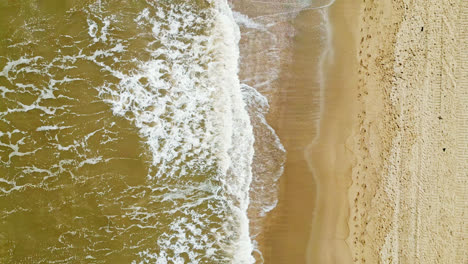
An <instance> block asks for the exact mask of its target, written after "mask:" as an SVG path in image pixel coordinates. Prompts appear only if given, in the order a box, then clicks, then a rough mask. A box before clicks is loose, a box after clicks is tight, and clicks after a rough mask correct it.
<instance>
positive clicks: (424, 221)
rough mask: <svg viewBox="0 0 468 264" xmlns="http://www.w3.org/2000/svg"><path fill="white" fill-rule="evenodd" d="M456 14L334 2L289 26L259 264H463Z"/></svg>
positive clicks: (461, 45) (461, 15) (427, 6)
mask: <svg viewBox="0 0 468 264" xmlns="http://www.w3.org/2000/svg"><path fill="white" fill-rule="evenodd" d="M467 6H468V4H466V3H464V2H463V1H461V2H460V1H458V2H457V1H440V2H437V3H435V2H434V3H430V2H427V1H390V0H385V1H378V2H377V1H370V2H369V1H362V2H359V3H351V1H340V0H338V1H336V2H335V4H334V5H333V6H332V7H331V8H329V9H328V10H322V11H320V12H322V13H318V11H316V10H308V11H302V12H300V13H299V14H298V15H297V17H295V18H294V19H293V20H292V21H291V25H292V27H293V28H294V30H295V31H294V32H295V35H294V37H293V38H292V39H293V41H292V45H291V46H290V50H289V53H287V52H285V54H286V55H287V56H290V57H291V58H292V59H290V60H287V59H285V61H287V62H285V63H283V64H282V68H281V74H280V78H279V84H278V86H279V92H278V93H277V94H274V95H273V96H271V97H270V101H271V111H270V115H269V123H270V124H272V126H273V127H274V128H275V130H276V131H277V133H278V135H279V137H280V139H281V142H282V143H283V144H284V146H285V148H286V151H287V161H286V164H285V171H284V174H283V176H282V177H281V179H280V192H279V202H278V206H277V207H276V208H275V209H274V210H273V211H272V213H271V214H270V215H269V216H268V217H267V220H266V224H265V226H266V228H265V230H266V231H265V232H264V234H263V236H262V238H261V239H260V246H261V250H262V252H263V255H264V259H265V263H466V261H467V255H466V253H465V251H466V248H467V246H468V244H467V241H466V237H467V213H468V207H467V205H466V197H467V193H468V190H467V188H468V187H467V181H468V177H467V173H466V172H467V171H468V169H467V166H468V160H467V153H468V144H467V138H468V137H467V131H468V127H467V123H468V121H467V116H466V113H468V110H467V105H468V98H467V91H468V87H467V80H466V76H468V74H467V62H466V61H467V58H468V56H467V54H466V52H467V50H468V49H467V48H466V45H467V30H466V29H465V28H466V25H467V19H468V18H467V12H468V9H467V8H468V7H467ZM324 17H326V18H327V19H325V20H324ZM318 20H320V21H318ZM323 21H327V23H323ZM317 23H322V24H321V25H322V26H325V27H329V29H330V31H329V33H330V35H328V36H325V37H326V38H327V39H328V40H329V42H327V41H325V42H324V41H323V39H318V38H317V34H319V32H318V29H317V27H315V25H317ZM312 25H314V26H312ZM314 34H315V35H314ZM327 45H329V46H327ZM327 48H329V49H328V50H327ZM316 73H318V74H316Z"/></svg>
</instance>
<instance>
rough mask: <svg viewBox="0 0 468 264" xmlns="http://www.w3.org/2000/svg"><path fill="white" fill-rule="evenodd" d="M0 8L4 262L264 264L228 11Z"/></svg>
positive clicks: (195, 5) (179, 4) (170, 5)
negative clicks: (251, 219)
mask: <svg viewBox="0 0 468 264" xmlns="http://www.w3.org/2000/svg"><path fill="white" fill-rule="evenodd" d="M0 9H1V10H2V11H1V12H2V15H1V16H2V19H1V32H0V34H1V38H0V41H1V42H0V69H1V70H0V92H1V93H0V96H1V97H0V175H1V178H0V209H1V211H0V260H1V261H0V262H2V263H252V262H253V257H252V254H251V253H252V251H253V244H252V242H251V239H250V236H249V225H248V218H247V208H248V205H249V195H248V194H249V186H250V182H251V179H252V173H251V163H252V158H253V142H254V137H253V132H252V125H251V123H250V118H249V116H248V112H247V109H246V105H245V103H244V101H243V97H242V93H241V85H240V82H239V79H238V77H237V72H238V59H239V50H238V46H237V43H238V40H239V37H240V35H239V30H238V27H237V24H236V23H235V22H234V20H233V16H232V12H231V10H230V7H229V6H228V4H227V2H225V1H176V0H171V1H42V2H38V1H19V2H15V3H11V2H10V1H8V2H7V1H2V2H1V8H0Z"/></svg>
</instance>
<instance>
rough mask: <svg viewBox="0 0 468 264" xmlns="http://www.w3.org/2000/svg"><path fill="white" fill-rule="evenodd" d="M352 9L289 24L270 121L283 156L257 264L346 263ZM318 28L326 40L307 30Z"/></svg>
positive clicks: (338, 7) (342, 6) (304, 16)
mask: <svg viewBox="0 0 468 264" xmlns="http://www.w3.org/2000/svg"><path fill="white" fill-rule="evenodd" d="M358 6H359V5H356V4H353V3H349V2H348V3H346V2H344V1H338V2H337V3H335V4H334V5H333V6H332V7H331V8H330V9H329V10H328V15H329V18H330V20H329V22H330V24H328V25H327V24H326V23H324V21H326V18H325V19H324V17H326V16H327V13H326V12H327V11H326V10H322V11H314V10H311V11H303V12H301V13H300V14H299V15H298V17H297V18H296V19H295V20H294V26H295V29H296V37H295V41H294V44H293V45H294V51H293V54H294V55H293V60H292V63H291V64H289V65H287V66H285V67H284V68H283V71H282V76H281V84H280V87H281V88H280V89H281V92H280V94H279V99H278V100H277V101H276V102H275V103H274V104H273V106H272V109H273V112H272V114H271V115H270V118H271V119H272V122H271V123H272V124H273V126H275V124H276V130H277V132H278V135H279V136H280V138H281V140H282V143H283V144H284V145H285V148H286V150H287V152H288V154H287V162H286V166H285V172H284V174H283V176H282V178H281V183H280V185H281V186H280V197H279V203H278V207H277V208H276V209H275V210H274V212H273V213H272V216H271V217H270V219H269V222H268V224H267V225H268V226H269V228H268V231H267V233H266V235H265V241H264V243H265V247H264V249H263V250H264V256H265V263H350V260H351V257H350V253H349V249H348V247H347V245H346V242H345V239H346V238H347V236H348V227H347V219H348V198H347V195H346V194H347V188H348V186H349V184H350V177H351V175H350V173H351V162H350V159H351V157H350V152H349V150H347V147H346V144H347V143H346V140H347V138H348V137H349V136H350V135H351V129H352V125H353V120H354V119H353V118H354V116H355V114H354V113H355V110H354V109H355V108H356V107H355V104H356V102H355V101H353V100H349V99H350V98H352V97H355V93H356V85H355V84H356V74H357V72H356V56H355V54H356V47H355V44H354V43H355V42H356V37H355V34H356V32H354V29H353V28H355V25H356V22H357V14H356V13H357V12H358V11H359V9H358ZM318 23H324V24H323V25H322V26H324V27H329V30H331V31H330V32H329V34H330V35H327V34H325V35H324V34H323V32H321V29H320V28H317V27H314V26H313V25H317V24H318ZM321 35H322V36H323V35H324V37H326V38H330V40H331V42H328V41H325V42H324V41H323V39H321V38H320V37H317V36H321ZM330 44H331V46H329V45H330ZM321 60H322V63H321ZM320 67H322V69H321V68H320ZM320 71H323V72H322V73H320ZM322 81H324V82H322ZM275 109H276V110H277V111H276V112H275V111H274V110H275Z"/></svg>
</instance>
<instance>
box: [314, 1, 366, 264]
mask: <svg viewBox="0 0 468 264" xmlns="http://www.w3.org/2000/svg"><path fill="white" fill-rule="evenodd" d="M358 17H359V4H356V3H350V2H343V1H336V2H335V4H334V5H333V6H332V7H331V8H330V10H329V19H330V23H331V27H332V36H331V38H332V39H331V41H330V42H331V45H332V47H331V48H332V49H333V56H332V58H331V60H330V62H329V64H328V65H324V68H325V82H326V83H325V87H324V89H325V91H324V102H323V104H324V107H323V113H322V117H321V121H320V133H319V135H318V137H317V138H316V140H315V141H314V142H312V143H311V144H310V145H309V146H308V147H307V153H306V154H307V156H308V162H309V164H310V167H311V168H313V170H314V173H315V174H316V177H315V179H316V181H317V187H318V188H317V191H318V194H317V197H318V200H317V205H316V208H315V210H316V213H315V214H314V216H315V217H314V219H313V222H312V226H311V231H310V240H309V243H308V247H307V262H306V263H340V264H342V263H343V264H344V263H351V262H352V259H351V252H350V249H349V246H348V244H347V242H346V239H347V237H348V234H349V228H348V219H349V210H350V209H349V203H348V196H347V192H348V188H349V187H350V185H351V170H352V165H353V160H354V157H353V155H352V154H353V153H352V150H351V148H352V146H351V144H352V140H353V139H352V137H353V134H354V133H355V131H354V126H355V124H356V122H357V118H356V113H357V107H358V106H357V101H355V100H353V99H352V98H356V97H357V89H356V87H357V66H358V63H357V57H356V55H357V47H358V45H357V44H358V30H357V27H358V25H357V24H358V23H357V22H358Z"/></svg>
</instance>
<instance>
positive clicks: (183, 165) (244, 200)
mask: <svg viewBox="0 0 468 264" xmlns="http://www.w3.org/2000/svg"><path fill="white" fill-rule="evenodd" d="M212 4H213V5H214V7H213V8H212V9H211V10H210V12H208V13H207V15H209V16H210V18H209V20H208V21H203V19H202V18H201V17H198V16H197V15H195V14H194V13H193V12H192V10H191V9H190V6H189V5H171V6H170V8H168V9H164V8H161V7H159V6H157V5H154V7H155V8H154V10H153V9H149V8H147V9H144V10H143V11H142V12H140V14H139V15H138V16H137V17H136V18H135V22H136V23H138V25H139V26H141V27H149V28H151V30H152V37H153V38H154V41H153V42H152V43H150V46H152V45H154V46H156V47H157V48H154V49H151V48H148V49H147V51H148V52H149V53H150V55H151V59H149V60H146V61H140V62H139V66H138V69H137V70H136V71H134V72H131V73H124V72H122V71H119V70H117V69H113V68H111V67H108V66H107V67H106V70H107V71H109V72H111V73H112V74H113V75H114V76H115V77H117V78H119V79H120V81H119V83H118V84H117V85H115V84H114V83H106V84H105V85H103V86H102V87H100V88H99V92H100V94H101V95H102V96H103V97H104V98H107V99H106V101H107V102H109V103H110V104H111V105H112V109H113V112H114V113H115V114H116V115H121V116H125V117H127V118H129V119H130V120H131V121H132V122H133V123H134V124H135V125H136V126H137V127H138V129H139V131H140V134H141V135H143V136H144V137H145V138H146V142H147V146H148V148H149V149H150V151H151V153H152V154H153V158H152V165H153V167H152V172H150V174H149V175H148V180H149V182H160V181H171V179H178V180H179V182H180V181H182V180H183V181H187V183H190V184H195V186H199V187H201V186H208V189H207V192H208V193H213V195H210V196H209V199H212V200H215V201H216V200H220V201H221V204H225V205H223V207H219V208H218V209H216V210H220V211H215V212H214V213H218V214H224V215H225V216H226V217H227V218H226V219H224V222H225V223H223V227H222V229H220V230H217V229H214V230H212V231H211V232H214V234H216V236H215V240H214V241H212V238H209V237H208V236H206V234H204V235H201V234H200V232H201V231H198V230H201V229H200V227H201V226H203V225H204V223H205V222H206V221H207V219H204V218H206V216H203V215H200V214H198V213H196V212H195V211H194V210H193V208H196V207H198V206H200V205H201V204H203V203H205V202H206V200H207V198H204V199H196V200H195V201H193V202H191V200H190V199H184V203H183V205H182V206H180V207H178V208H175V209H173V211H172V212H170V213H172V214H176V213H180V212H182V213H183V214H184V215H187V217H182V218H175V219H174V221H172V222H171V224H170V229H171V231H172V232H171V233H169V234H167V235H163V236H161V237H160V238H159V239H158V245H159V246H160V250H159V251H158V252H154V251H152V250H144V251H142V252H140V256H141V257H142V258H143V259H146V260H147V261H155V262H156V263H183V258H182V257H181V254H182V253H184V252H187V253H188V254H189V259H190V260H191V261H193V263H198V261H197V259H199V258H200V257H202V255H200V253H199V252H198V251H197V250H194V249H197V248H203V249H204V253H203V255H205V254H208V255H210V254H212V255H213V258H214V255H215V254H219V253H217V251H218V249H216V247H221V250H223V251H225V252H226V253H228V254H229V255H231V258H232V262H233V263H252V262H253V261H254V260H253V257H252V255H251V254H252V250H253V246H252V243H251V241H250V236H249V220H248V218H247V208H248V205H249V186H250V182H251V163H252V157H253V140H254V139H253V134H252V126H251V124H250V120H249V116H248V114H247V111H246V109H245V104H244V102H243V99H242V95H241V89H240V83H239V80H238V77H237V72H238V59H239V50H238V46H237V43H238V41H239V37H240V34H239V29H238V27H237V25H236V23H235V22H234V18H233V15H232V13H231V10H230V9H229V6H228V5H227V3H226V2H225V1H214V2H213V3H212ZM205 20H206V18H205ZM205 23H208V24H209V26H210V27H212V28H211V29H209V31H208V34H207V35H204V34H200V32H201V30H203V28H201V26H203V27H206V25H203V24H205ZM97 24H98V23H95V22H92V21H91V22H90V21H88V25H89V35H90V37H92V38H93V39H95V40H96V39H98V37H97V32H99V30H100V29H99V28H98V26H97ZM197 27H198V30H197ZM99 39H100V40H103V41H104V39H102V38H99ZM123 50H125V47H122V46H121V47H119V49H117V48H115V49H114V50H113V52H120V51H123ZM100 52H101V53H100V54H102V55H103V56H109V55H110V54H109V52H108V51H104V50H103V51H100ZM98 56H100V55H96V53H95V54H94V55H93V56H91V57H90V56H87V58H88V59H89V60H92V61H96V58H97V57H98ZM101 65H102V64H101ZM102 66H104V65H102ZM213 169H215V170H214V172H215V173H216V174H215V175H212V177H214V179H213V180H215V181H218V182H220V183H221V184H222V185H221V186H215V185H213V184H208V185H207V184H206V183H201V185H200V183H197V182H194V180H193V179H192V177H193V176H192V175H194V174H195V175H196V174H197V173H202V174H206V173H213ZM210 171H211V172H210ZM210 181H211V180H210ZM180 191H181V190H178V191H177V193H178V194H177V195H174V194H167V195H166V196H165V197H164V199H163V200H162V201H174V200H178V199H181V198H184V196H181V194H180V193H179V192H180ZM185 198H187V197H185ZM217 206H219V205H217ZM128 210H129V211H130V212H129V215H134V217H136V218H135V219H137V218H139V217H141V216H142V213H141V210H142V208H134V207H129V208H128ZM137 212H139V213H137ZM188 219H190V222H188ZM233 228H234V229H233ZM206 231H207V230H205V232H206ZM189 234H190V235H189ZM223 236H227V237H231V238H230V239H232V238H235V239H234V240H232V241H230V242H229V240H226V238H227V237H223ZM226 242H227V243H226ZM216 244H217V245H216ZM210 247H213V248H212V249H210ZM191 250H192V251H191ZM210 252H211V253H210ZM204 257H206V256H204ZM216 257H219V256H216Z"/></svg>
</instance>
